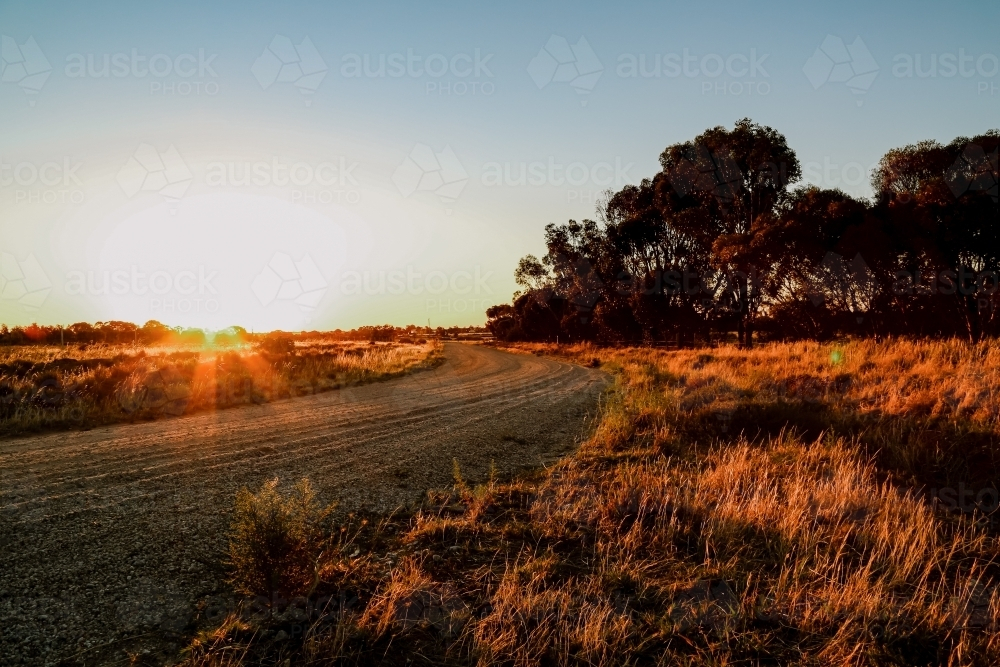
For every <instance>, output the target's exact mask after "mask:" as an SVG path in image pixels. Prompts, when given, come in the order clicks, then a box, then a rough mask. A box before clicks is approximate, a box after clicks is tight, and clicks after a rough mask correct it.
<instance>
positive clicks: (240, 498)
mask: <svg viewBox="0 0 1000 667" xmlns="http://www.w3.org/2000/svg"><path fill="white" fill-rule="evenodd" d="M332 509H333V507H332V506H330V507H321V506H320V504H319V502H318V501H317V499H316V493H315V492H314V491H313V488H312V486H311V485H310V483H309V480H308V479H305V478H303V479H302V481H300V482H299V483H298V484H296V485H295V488H294V489H293V491H292V493H291V494H289V495H288V496H287V497H283V496H282V495H281V494H280V493H279V492H278V480H277V478H275V479H272V480H271V481H268V482H265V483H264V485H263V486H262V487H261V489H260V491H258V492H257V493H252V492H251V491H250V490H249V489H247V488H246V487H244V488H242V489H240V491H239V493H237V495H236V510H235V516H234V517H233V523H232V532H231V535H230V540H229V558H230V562H231V564H232V567H233V584H234V586H235V587H236V588H237V589H238V590H240V591H242V592H244V593H247V594H250V595H267V597H268V599H269V600H271V601H272V602H273V601H274V600H275V598H276V596H279V595H280V596H285V597H292V596H296V595H302V594H308V593H309V592H311V589H312V588H313V587H314V586H315V584H316V581H317V578H318V564H319V560H320V558H321V556H322V553H323V549H324V546H325V544H326V541H327V540H326V538H325V537H324V534H325V531H324V528H323V524H324V520H325V519H326V518H327V516H329V514H330V512H331V511H332Z"/></svg>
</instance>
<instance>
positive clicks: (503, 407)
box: [0, 343, 606, 665]
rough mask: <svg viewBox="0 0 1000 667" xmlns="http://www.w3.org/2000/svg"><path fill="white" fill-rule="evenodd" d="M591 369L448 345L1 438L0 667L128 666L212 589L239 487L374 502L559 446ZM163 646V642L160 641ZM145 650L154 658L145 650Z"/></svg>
mask: <svg viewBox="0 0 1000 667" xmlns="http://www.w3.org/2000/svg"><path fill="white" fill-rule="evenodd" d="M605 384H606V376H605V375H604V374H603V373H600V372H598V371H593V370H588V369H585V368H581V367H579V366H573V365H569V364H565V363H561V362H558V361H554V360H552V359H547V358H542V357H535V356H529V355H517V354H509V353H506V352H500V351H497V350H494V349H491V348H486V347H479V346H472V345H464V344H458V343H450V344H445V362H444V363H443V364H442V365H441V366H439V367H437V368H436V369H434V370H431V371H425V372H419V373H415V374H413V375H409V376H406V377H403V378H399V379H396V380H392V381H389V382H380V383H375V384H370V385H364V386H360V387H353V388H348V389H343V390H340V391H334V392H329V393H325V394H319V395H315V396H307V397H302V398H296V399H291V400H286V401H281V402H276V403H269V404H265V405H259V406H246V407H240V408H234V409H230V410H222V411H219V412H213V413H205V414H199V415H194V416H190V417H183V418H178V419H170V420H161V421H156V422H147V423H142V424H124V425H115V426H109V427H102V428H99V429H94V430H91V431H77V432H69V433H53V434H46V435H41V436H35V437H29V438H18V439H12V440H0V628H2V630H0V664H3V665H18V664H30V665H34V664H39V665H40V664H55V663H56V662H58V661H59V660H67V659H69V661H67V662H65V663H64V664H103V663H108V664H114V663H115V662H118V659H121V660H122V664H125V662H124V661H125V660H126V659H127V654H126V653H125V649H128V650H130V651H137V650H142V649H141V647H142V646H144V645H148V646H150V647H153V649H154V650H167V651H169V650H170V649H171V646H170V644H169V641H170V640H171V638H174V639H178V638H179V637H180V635H181V634H182V633H183V632H184V631H185V630H186V629H187V628H188V627H189V623H190V621H191V619H192V618H193V617H194V613H195V608H196V605H197V603H198V602H199V601H203V602H204V601H207V600H213V599H217V598H218V596H219V595H220V594H221V592H222V589H221V586H220V584H219V581H220V580H221V578H222V576H223V572H222V571H221V569H220V565H219V562H220V558H221V555H222V553H223V550H224V549H225V545H226V535H225V532H226V529H227V527H228V524H229V519H230V512H231V509H232V503H233V497H234V495H235V493H236V491H237V490H238V489H239V488H240V487H241V486H244V485H246V486H249V487H251V488H254V487H257V486H258V485H259V484H260V483H261V482H262V481H263V480H265V479H270V478H272V477H278V478H279V479H280V480H281V481H282V484H283V485H284V486H289V485H291V483H293V482H294V481H296V480H297V479H299V478H301V477H303V476H308V477H309V478H310V480H311V481H312V482H313V483H314V486H316V488H317V490H318V491H319V493H320V496H321V499H322V500H324V501H333V500H337V501H339V502H340V506H341V507H342V508H345V509H368V510H375V511H385V510H389V509H392V508H395V507H398V506H400V505H401V504H405V503H407V502H411V501H414V500H417V499H419V498H420V497H421V496H422V494H423V493H424V492H425V491H426V490H427V489H428V488H434V487H439V488H440V487H444V486H448V485H449V484H451V482H452V460H453V459H457V460H458V461H459V464H460V466H461V469H462V472H463V475H464V476H466V477H467V478H469V479H472V480H475V479H480V478H482V477H483V476H484V475H485V474H486V471H487V470H488V469H489V466H490V462H491V461H493V462H495V465H496V467H497V470H498V471H499V472H500V473H501V475H509V474H512V473H515V472H517V471H518V470H519V469H522V468H525V467H531V466H536V465H538V464H540V463H544V462H547V461H550V460H553V459H554V458H557V457H558V456H559V455H561V454H563V453H565V452H566V451H568V450H569V449H571V448H572V447H573V444H574V442H575V441H576V440H577V439H578V438H579V436H580V435H581V434H582V433H583V430H584V428H585V421H586V420H585V418H586V416H587V415H588V414H591V415H592V414H593V413H594V409H595V408H596V406H597V398H598V396H599V394H600V392H601V390H602V388H603V387H604V386H605ZM164 642H166V643H164ZM150 657H152V656H150Z"/></svg>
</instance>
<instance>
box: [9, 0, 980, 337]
mask: <svg viewBox="0 0 1000 667" xmlns="http://www.w3.org/2000/svg"><path fill="white" fill-rule="evenodd" d="M425 4H426V3H425ZM998 20H1000V4H998V3H996V2H954V3H927V2H905V3H904V2H893V3H890V2H885V3H879V4H878V6H872V3H866V2H837V3H811V2H782V3H777V2H775V3H767V7H766V8H754V7H752V6H750V5H749V4H748V3H738V2H670V3H655V4H654V3H650V4H640V3H613V4H612V3H586V4H584V3H574V4H563V3H545V4H541V3H513V2H508V3H489V4H487V3H435V4H434V5H433V6H430V7H426V6H425V7H419V8H418V7H414V6H412V5H411V4H409V3H407V4H403V3H399V4H386V3H379V4H368V3H338V4H336V5H334V4H331V3H320V2H309V3H248V2H240V3H235V2H212V3H204V2H198V3H194V2H191V3H185V2H171V3H155V2H150V3H141V4H140V3H124V2H123V3H107V2H103V3H88V4H78V3H54V2H44V1H33V2H3V3H0V34H2V35H3V49H2V59H3V65H4V74H3V77H2V78H3V82H2V83H0V118H2V119H3V121H2V127H3V130H2V131H0V253H2V257H3V266H2V267H0V268H2V272H0V273H2V275H3V276H4V278H3V287H2V290H0V321H2V322H6V323H8V324H23V323H28V322H31V321H38V322H47V323H58V322H64V323H65V322H70V321H77V320H91V321H93V320H104V319H113V318H114V319H129V320H135V321H139V322H142V321H145V320H146V319H159V320H161V321H164V322H167V323H170V324H182V325H189V326H205V327H222V326H226V325H228V324H243V325H245V326H248V327H253V328H257V329H270V328H278V327H281V328H288V329H298V328H303V327H308V328H334V327H353V326H358V325H361V324H366V323H385V322H387V323H392V324H406V323H410V322H413V323H426V322H427V321H428V320H430V322H431V324H432V325H435V326H437V325H444V326H447V325H451V324H476V323H482V322H483V320H484V318H485V315H484V311H485V308H486V307H488V306H489V305H492V304H494V303H500V302H505V301H508V300H509V299H510V296H511V292H512V291H513V290H514V289H515V285H514V283H513V276H512V274H513V269H514V266H515V265H516V262H517V260H518V258H519V257H521V256H522V255H524V254H526V253H529V252H532V253H536V254H538V253H540V252H541V251H542V244H541V235H542V228H543V227H544V225H545V224H547V223H549V222H564V221H565V220H567V219H569V218H574V219H580V218H586V217H593V211H594V199H595V198H596V197H597V196H598V195H599V193H600V192H601V191H602V190H604V189H605V188H607V187H620V186H621V185H623V184H624V183H625V182H637V181H638V180H640V179H641V178H643V177H647V176H651V175H652V174H653V173H654V172H655V170H656V169H657V157H658V155H659V153H660V152H661V151H662V150H663V149H664V148H665V147H666V146H668V145H670V144H672V143H675V142H678V141H684V140H686V139H690V138H692V137H693V136H695V135H696V134H698V133H699V132H700V131H702V130H704V129H705V128H707V127H711V126H714V125H718V124H722V125H732V123H733V122H735V121H736V120H738V119H739V118H742V117H747V116H749V117H751V118H752V119H754V120H755V121H757V122H759V123H763V124H767V125H770V126H772V127H774V128H776V129H778V130H779V131H781V132H783V133H784V134H785V135H786V136H787V138H788V140H789V143H790V144H791V145H792V147H793V148H794V149H795V150H796V151H797V153H798V155H799V158H800V160H801V162H802V163H803V165H804V167H805V171H806V174H807V177H808V179H809V180H810V181H812V182H814V183H816V184H817V185H821V186H825V187H841V188H842V189H844V190H846V191H848V192H851V193H852V194H855V195H857V196H866V195H867V194H869V192H870V191H869V188H868V185H867V175H866V173H865V172H866V170H867V169H868V168H870V167H871V166H872V165H873V164H874V163H875V162H876V161H877V160H878V159H879V157H880V156H881V155H882V154H883V153H884V152H885V151H886V150H888V149H890V148H892V147H895V146H901V145H905V144H907V143H912V142H915V141H919V140H922V139H937V140H940V141H949V140H950V139H952V138H953V137H955V136H958V135H971V134H976V133H979V132H982V131H985V130H986V129H988V128H991V127H997V126H1000V113H998V112H1000V73H998V72H997V58H998V55H1000V42H998V40H997V38H996V26H997V25H998V24H1000V23H998ZM278 36H280V37H278ZM276 37H277V39H276ZM581 38H583V39H582V41H581ZM477 54H478V55H477ZM39 56H41V57H39ZM105 61H107V65H106V66H105ZM382 63H384V66H383V65H382ZM932 64H933V67H932ZM46 72H48V74H47V75H46V74H45V73H46ZM324 72H325V74H324ZM873 73H874V74H873ZM920 75H923V76H920ZM872 76H874V78H872ZM247 165H249V175H247V174H245V173H244V172H245V171H246V170H247ZM522 165H523V167H522ZM525 170H526V173H525ZM522 175H523V179H522V178H521V176H522Z"/></svg>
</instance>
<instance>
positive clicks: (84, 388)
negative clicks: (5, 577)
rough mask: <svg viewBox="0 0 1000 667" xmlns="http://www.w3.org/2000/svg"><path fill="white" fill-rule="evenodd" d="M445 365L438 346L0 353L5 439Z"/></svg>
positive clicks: (318, 344) (0, 428)
mask: <svg viewBox="0 0 1000 667" xmlns="http://www.w3.org/2000/svg"><path fill="white" fill-rule="evenodd" d="M440 359H441V347H440V344H439V343H428V344H421V345H410V344H394V343H380V344H362V343H350V342H348V343H329V342H323V341H315V342H310V341H305V342H304V343H300V344H299V345H296V346H291V345H289V347H288V348H287V349H278V350H275V349H273V347H270V348H269V347H268V346H267V345H249V344H247V345H244V346H239V347H234V348H218V349H214V348H201V347H145V348H143V347H138V348H137V347H131V346H101V345H95V346H85V347H79V346H69V347H65V348H63V347H50V346H23V347H21V346H15V347H8V348H0V434H18V433H25V432H31V431H37V430H42V429H60V428H89V427H93V426H97V425H101V424H108V423H114V422H120V421H133V420H144V419H155V418H157V417H161V416H172V415H173V416H175V415H180V414H189V413H193V412H199V411H203V410H212V409H219V408H225V407H230V406H233V405H240V404H246V403H263V402H267V401H272V400H277V399H281V398H287V397H290V396H298V395H303V394H311V393H316V392H321V391H329V390H332V389H337V388H339V387H343V386H350V385H355V384H360V383H364V382H372V381H376V380H382V379H387V378H391V377H395V376H398V375H400V374H403V373H407V372H410V371H413V370H417V369H420V368H427V367H431V366H433V365H435V364H436V363H438V361H440Z"/></svg>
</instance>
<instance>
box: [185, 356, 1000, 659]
mask: <svg viewBox="0 0 1000 667" xmlns="http://www.w3.org/2000/svg"><path fill="white" fill-rule="evenodd" d="M521 351H523V352H528V353H532V352H533V353H548V354H559V355H563V356H567V357H570V358H572V359H575V360H577V361H580V362H582V363H588V364H591V363H593V360H594V359H597V363H599V364H600V365H602V366H603V367H605V368H607V369H608V370H610V371H611V372H613V373H614V374H615V376H616V378H617V382H616V385H615V387H614V389H613V390H612V391H611V392H610V393H609V394H608V395H607V397H606V402H605V404H604V406H603V410H602V416H601V419H600V420H599V423H598V424H597V425H596V428H595V430H594V433H593V435H592V437H590V438H589V439H588V440H587V442H585V443H584V444H583V446H582V447H581V448H580V450H579V451H578V452H577V453H576V454H575V455H574V456H572V457H569V458H567V459H565V460H564V461H562V462H561V463H559V464H558V465H556V466H555V467H554V468H552V469H551V470H547V471H542V472H539V473H538V474H537V475H535V476H533V477H526V478H522V479H517V480H512V481H508V482H500V481H498V480H495V479H490V480H485V481H483V483H482V484H480V485H479V486H476V487H471V486H470V485H469V484H468V483H466V482H465V481H463V480H461V478H460V477H458V476H456V477H457V481H456V486H455V488H454V489H453V490H451V491H448V492H441V493H436V494H431V496H430V497H429V498H428V501H427V503H426V506H425V508H424V509H423V510H421V511H419V512H417V513H416V514H415V515H413V516H411V517H409V518H408V519H407V520H406V521H405V523H404V524H402V525H400V530H398V531H395V532H386V531H385V530H381V531H376V532H374V533H372V534H370V535H366V536H364V537H363V539H361V540H360V541H359V544H362V545H364V549H362V553H360V554H359V555H358V556H357V561H358V562H359V563H365V564H367V565H366V568H367V569H365V570H364V574H360V573H361V570H356V571H355V572H356V573H357V577H356V578H354V579H352V580H351V581H350V583H349V584H345V580H344V579H343V578H342V577H341V578H338V577H330V578H328V579H324V580H323V582H321V583H320V586H319V588H320V592H319V593H318V594H322V595H326V596H331V595H335V594H337V593H338V592H341V593H342V592H343V591H344V590H350V592H351V595H353V596H355V597H356V598H357V600H358V602H357V604H356V605H354V606H353V607H351V608H349V609H341V610H339V611H338V613H337V614H335V615H331V616H327V617H325V618H323V619H310V620H309V621H308V622H305V623H303V624H301V625H300V627H299V629H298V632H296V630H295V629H294V627H295V626H293V625H291V624H289V623H287V622H285V623H281V622H278V623H275V622H274V621H268V622H261V623H257V624H254V623H250V624H249V625H247V626H246V627H244V628H243V629H232V630H229V631H226V632H224V636H225V643H224V646H225V647H226V651H228V652H229V653H226V654H224V653H221V652H220V653H213V652H212V651H211V650H208V651H205V650H202V651H201V652H199V653H198V657H197V660H195V659H194V657H192V659H191V661H190V663H189V664H191V665H196V664H200V665H209V664H223V663H222V662H212V660H215V659H216V658H220V659H221V658H222V657H223V655H230V656H231V655H233V652H234V651H237V650H238V651H239V652H240V653H239V655H240V658H239V659H238V660H237V661H235V662H233V663H232V664H242V665H256V664H274V663H273V662H272V661H277V660H279V659H290V660H291V661H292V664H305V665H333V664H400V665H402V664H412V663H426V664H477V665H484V666H485V665H497V664H499V665H514V666H522V665H523V666H527V665H539V664H544V665H626V664H627V665H640V664H642V665H645V664H651V665H757V664H802V665H995V664H998V663H1000V587H998V583H1000V579H998V576H1000V570H998V567H997V566H998V563H997V558H998V556H1000V547H998V542H997V538H996V531H995V530H994V529H993V528H992V526H991V523H990V521H991V519H992V517H991V516H990V515H989V512H991V511H995V509H996V508H995V507H993V506H989V505H986V504H983V503H980V504H979V506H978V507H977V506H976V505H975V504H974V503H973V504H970V505H969V506H968V507H965V508H964V510H965V511H958V510H961V509H963V508H961V507H955V508H951V507H948V506H947V505H948V503H947V502H941V500H942V499H943V498H945V497H944V496H943V495H941V494H938V495H935V496H933V497H931V496H930V495H929V494H928V493H927V492H926V489H923V488H922V487H921V486H919V484H920V482H921V480H927V479H930V480H937V479H942V480H950V482H949V483H957V484H965V485H968V486H969V487H970V488H972V487H974V486H975V485H976V484H980V483H984V480H985V482H986V483H992V484H995V480H997V479H998V475H997V470H998V468H997V467H996V466H995V465H993V464H992V463H991V461H992V460H993V459H992V456H993V453H994V452H995V439H996V437H997V433H998V428H1000V426H998V424H997V415H996V413H997V409H998V407H1000V402H998V401H997V397H996V396H995V393H994V392H995V391H996V389H995V387H996V383H995V381H994V379H993V378H995V376H996V375H997V374H998V372H1000V356H998V354H997V353H996V352H994V351H993V350H991V349H990V348H989V347H988V346H986V345H982V346H970V345H967V344H963V343H959V342H944V343H915V342H907V341H897V342H890V343H883V344H875V343H869V342H857V343H847V344H844V345H841V346H829V345H821V344H816V343H797V344H789V345H771V346H765V347H762V348H760V349H758V350H754V351H750V352H747V351H741V350H737V349H731V348H718V349H711V350H708V349H706V350H693V351H680V352H662V351H655V350H648V349H628V350H600V349H595V348H587V347H574V348H566V347H563V348H560V349H556V348H554V347H544V346H527V347H522V348H521ZM952 439H954V440H955V442H951V440H952ZM962 475H969V476H968V477H962ZM990 488H995V487H990ZM939 491H940V489H938V492H939ZM936 493H937V492H936ZM391 525H394V524H392V523H391V522H390V523H384V524H383V527H385V526H391ZM345 587H346V588H345ZM278 628H282V629H284V630H285V631H286V632H287V634H288V635H289V638H288V639H285V640H283V641H276V640H275V639H274V635H269V638H268V639H262V638H261V637H260V635H259V633H261V632H273V631H275V630H277V629H278ZM220 646H223V644H220ZM203 648H204V647H203Z"/></svg>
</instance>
